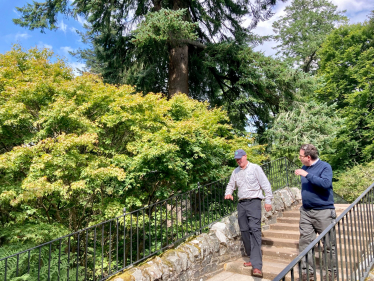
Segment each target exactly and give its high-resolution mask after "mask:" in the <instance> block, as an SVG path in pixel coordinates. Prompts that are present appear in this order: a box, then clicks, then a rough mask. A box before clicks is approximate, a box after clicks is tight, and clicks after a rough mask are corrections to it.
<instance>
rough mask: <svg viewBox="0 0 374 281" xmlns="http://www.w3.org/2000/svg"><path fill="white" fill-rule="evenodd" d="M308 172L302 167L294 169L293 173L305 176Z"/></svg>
mask: <svg viewBox="0 0 374 281" xmlns="http://www.w3.org/2000/svg"><path fill="white" fill-rule="evenodd" d="M307 174H308V173H307V172H306V171H304V170H303V169H297V170H295V175H296V176H302V177H304V178H305V177H306V175H307Z"/></svg>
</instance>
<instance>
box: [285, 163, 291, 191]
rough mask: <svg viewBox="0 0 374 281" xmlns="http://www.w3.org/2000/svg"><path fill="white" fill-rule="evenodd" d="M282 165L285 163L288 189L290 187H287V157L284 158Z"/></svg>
mask: <svg viewBox="0 0 374 281" xmlns="http://www.w3.org/2000/svg"><path fill="white" fill-rule="evenodd" d="M284 163H285V167H286V176H287V187H290V185H289V183H288V168H287V157H284Z"/></svg>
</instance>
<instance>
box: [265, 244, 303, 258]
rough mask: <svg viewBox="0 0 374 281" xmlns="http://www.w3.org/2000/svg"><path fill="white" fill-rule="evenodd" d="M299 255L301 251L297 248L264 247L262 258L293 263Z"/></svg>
mask: <svg viewBox="0 0 374 281" xmlns="http://www.w3.org/2000/svg"><path fill="white" fill-rule="evenodd" d="M298 254H299V250H298V249H295V248H287V247H285V248H281V247H275V246H266V245H264V246H262V256H263V257H264V258H265V257H268V258H273V259H274V258H277V259H284V260H285V261H288V262H291V261H292V260H293V259H294V258H296V257H297V256H298Z"/></svg>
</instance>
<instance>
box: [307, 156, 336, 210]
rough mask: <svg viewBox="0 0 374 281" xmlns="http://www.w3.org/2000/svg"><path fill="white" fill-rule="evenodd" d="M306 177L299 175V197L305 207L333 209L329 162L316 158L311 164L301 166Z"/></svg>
mask: <svg viewBox="0 0 374 281" xmlns="http://www.w3.org/2000/svg"><path fill="white" fill-rule="evenodd" d="M302 169H303V170H304V171H307V172H308V174H307V175H306V177H301V197H302V200H303V207H304V208H305V209H315V210H323V209H335V207H334V196H333V192H332V169H331V166H330V164H328V163H326V162H323V161H321V160H318V161H317V163H316V164H314V165H313V166H303V167H302Z"/></svg>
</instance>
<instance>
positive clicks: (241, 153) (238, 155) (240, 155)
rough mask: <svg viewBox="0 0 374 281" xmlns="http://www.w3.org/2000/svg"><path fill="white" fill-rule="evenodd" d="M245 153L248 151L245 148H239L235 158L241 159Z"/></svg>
mask: <svg viewBox="0 0 374 281" xmlns="http://www.w3.org/2000/svg"><path fill="white" fill-rule="evenodd" d="M244 155H247V153H245V151H244V150H243V149H238V150H237V151H235V156H234V158H235V159H240V158H242V157H243V156H244Z"/></svg>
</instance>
